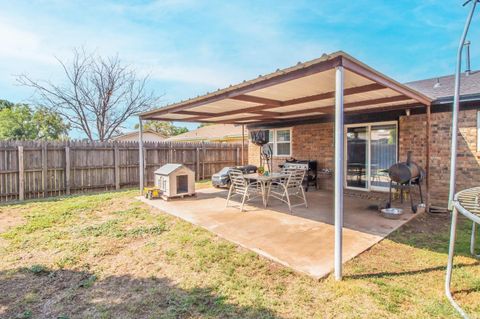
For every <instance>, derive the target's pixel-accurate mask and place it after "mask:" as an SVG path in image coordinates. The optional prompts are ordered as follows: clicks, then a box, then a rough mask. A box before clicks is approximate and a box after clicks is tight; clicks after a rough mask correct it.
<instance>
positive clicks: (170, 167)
mask: <svg viewBox="0 0 480 319" xmlns="http://www.w3.org/2000/svg"><path fill="white" fill-rule="evenodd" d="M181 167H184V168H186V169H188V170H190V169H189V168H188V167H186V166H185V165H182V164H165V165H163V166H162V167H160V168H159V169H157V170H156V171H155V174H156V175H170V174H171V173H173V172H175V171H176V170H178V169H179V168H181Z"/></svg>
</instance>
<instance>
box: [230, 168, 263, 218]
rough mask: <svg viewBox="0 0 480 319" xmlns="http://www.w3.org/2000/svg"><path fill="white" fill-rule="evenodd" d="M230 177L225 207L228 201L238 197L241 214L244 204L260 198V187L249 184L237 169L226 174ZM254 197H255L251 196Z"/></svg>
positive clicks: (256, 183)
mask: <svg viewBox="0 0 480 319" xmlns="http://www.w3.org/2000/svg"><path fill="white" fill-rule="evenodd" d="M228 174H229V176H230V183H231V184H230V188H229V190H228V196H227V202H226V203H225V207H228V203H229V201H230V199H231V198H232V197H233V196H235V195H239V196H241V197H242V202H241V204H240V211H241V212H243V206H244V205H245V202H246V201H247V202H248V201H250V200H252V199H255V198H257V197H261V196H262V195H261V185H260V183H259V182H252V183H249V182H248V180H247V179H246V178H245V177H244V176H243V172H242V171H241V170H238V169H232V170H230V172H229V173H228ZM251 195H256V196H253V197H252V196H251Z"/></svg>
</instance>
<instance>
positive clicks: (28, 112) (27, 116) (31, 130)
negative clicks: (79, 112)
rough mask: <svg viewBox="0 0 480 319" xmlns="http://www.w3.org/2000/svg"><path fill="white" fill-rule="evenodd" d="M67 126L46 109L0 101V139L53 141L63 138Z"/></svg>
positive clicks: (56, 115) (67, 128) (57, 116)
mask: <svg viewBox="0 0 480 319" xmlns="http://www.w3.org/2000/svg"><path fill="white" fill-rule="evenodd" d="M69 128H70V127H69V125H68V124H66V123H64V122H63V120H62V118H61V117H60V115H59V114H57V113H55V112H52V111H50V110H47V109H46V108H42V107H40V108H38V109H32V108H31V107H30V106H29V105H27V104H13V103H11V102H8V101H5V100H1V101H0V139H2V140H6V139H27V140H38V139H44V140H55V139H61V138H65V137H66V136H67V134H68V130H69Z"/></svg>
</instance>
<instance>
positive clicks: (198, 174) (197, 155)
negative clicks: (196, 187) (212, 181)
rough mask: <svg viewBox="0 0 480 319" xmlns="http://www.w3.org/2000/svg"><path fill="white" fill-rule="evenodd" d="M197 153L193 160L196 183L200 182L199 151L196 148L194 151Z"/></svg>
mask: <svg viewBox="0 0 480 319" xmlns="http://www.w3.org/2000/svg"><path fill="white" fill-rule="evenodd" d="M196 151H197V153H196V159H195V162H196V163H195V164H196V166H197V168H196V174H195V175H196V178H197V181H199V180H200V149H199V148H198V147H197V149H196Z"/></svg>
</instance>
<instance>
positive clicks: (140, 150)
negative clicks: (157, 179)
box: [138, 117, 145, 195]
mask: <svg viewBox="0 0 480 319" xmlns="http://www.w3.org/2000/svg"><path fill="white" fill-rule="evenodd" d="M138 163H139V170H140V171H139V176H140V194H142V195H143V188H144V186H145V183H144V174H145V167H144V161H143V122H142V118H141V117H138Z"/></svg>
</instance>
